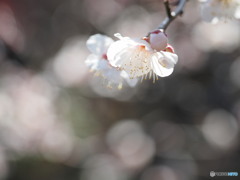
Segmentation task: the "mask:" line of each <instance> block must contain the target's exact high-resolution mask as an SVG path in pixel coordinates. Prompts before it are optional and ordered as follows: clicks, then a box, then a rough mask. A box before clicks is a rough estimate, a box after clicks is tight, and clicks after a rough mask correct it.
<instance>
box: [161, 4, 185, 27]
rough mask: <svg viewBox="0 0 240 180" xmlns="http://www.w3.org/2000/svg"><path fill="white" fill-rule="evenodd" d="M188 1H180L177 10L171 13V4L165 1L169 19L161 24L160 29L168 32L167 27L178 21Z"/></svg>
mask: <svg viewBox="0 0 240 180" xmlns="http://www.w3.org/2000/svg"><path fill="white" fill-rule="evenodd" d="M186 2H187V0H179V3H178V5H177V7H176V9H175V11H173V12H172V11H171V9H170V7H169V2H168V0H164V5H165V9H166V13H167V17H166V18H165V19H164V20H163V22H162V23H161V24H160V26H159V27H158V29H162V30H163V31H166V29H167V27H168V26H169V24H170V23H171V22H172V21H173V20H174V19H176V17H178V16H179V15H181V14H182V13H183V9H184V6H185V4H186Z"/></svg>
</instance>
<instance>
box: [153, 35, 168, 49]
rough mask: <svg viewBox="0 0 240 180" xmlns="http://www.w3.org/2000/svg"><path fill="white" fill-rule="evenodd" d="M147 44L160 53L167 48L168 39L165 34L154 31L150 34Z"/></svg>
mask: <svg viewBox="0 0 240 180" xmlns="http://www.w3.org/2000/svg"><path fill="white" fill-rule="evenodd" d="M149 43H150V45H151V47H152V48H153V49H155V50H157V51H162V50H164V49H165V48H166V47H167V44H168V38H167V36H166V34H165V33H163V32H162V31H160V30H156V31H153V32H151V33H150V36H149Z"/></svg>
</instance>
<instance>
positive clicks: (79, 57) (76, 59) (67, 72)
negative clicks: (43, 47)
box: [46, 36, 88, 87]
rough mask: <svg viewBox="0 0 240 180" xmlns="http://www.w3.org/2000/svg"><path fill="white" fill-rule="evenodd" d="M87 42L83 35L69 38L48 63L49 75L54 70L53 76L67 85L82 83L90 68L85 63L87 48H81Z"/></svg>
mask: <svg viewBox="0 0 240 180" xmlns="http://www.w3.org/2000/svg"><path fill="white" fill-rule="evenodd" d="M85 42H86V38H85V37H81V36H80V37H73V38H69V39H67V40H66V41H65V43H64V45H63V47H62V48H61V49H60V50H59V51H58V52H57V53H56V55H54V57H53V58H51V61H50V63H49V64H47V68H46V72H47V73H48V75H51V74H52V72H53V73H54V75H53V77H56V79H57V80H58V82H59V83H60V84H61V85H63V86H66V87H71V86H79V85H81V84H82V83H83V82H84V80H85V79H86V76H87V74H88V68H87V67H86V66H85V64H84V61H85V58H86V57H87V55H88V52H87V48H81V47H83V46H84V45H85ZM51 62H52V63H51ZM48 67H49V68H48Z"/></svg>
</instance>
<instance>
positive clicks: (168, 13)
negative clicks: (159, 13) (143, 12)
mask: <svg viewBox="0 0 240 180" xmlns="http://www.w3.org/2000/svg"><path fill="white" fill-rule="evenodd" d="M163 3H164V6H165V9H166V13H167V17H169V18H171V17H172V15H171V9H170V6H169V1H168V0H164V2H163Z"/></svg>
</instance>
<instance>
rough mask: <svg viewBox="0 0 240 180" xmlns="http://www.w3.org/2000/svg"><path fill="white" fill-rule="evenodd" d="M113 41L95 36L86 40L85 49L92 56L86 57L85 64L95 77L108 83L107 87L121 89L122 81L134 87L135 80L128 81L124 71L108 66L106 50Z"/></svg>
mask: <svg viewBox="0 0 240 180" xmlns="http://www.w3.org/2000/svg"><path fill="white" fill-rule="evenodd" d="M113 42H114V41H113V40H112V39H111V38H110V37H107V36H104V35H101V34H96V35H93V36H91V37H90V38H89V39H88V40H87V47H88V49H89V51H91V53H92V54H90V55H89V56H88V58H87V59H86V61H85V63H86V65H87V66H88V67H90V70H91V71H95V72H96V73H95V74H96V75H101V76H103V78H105V79H106V80H107V81H108V87H113V86H116V85H117V87H118V88H119V89H121V88H122V85H123V80H125V81H126V82H127V83H128V85H129V86H132V87H133V86H135V85H136V84H137V81H138V80H137V79H130V78H129V76H128V74H127V73H126V72H125V71H121V70H119V69H117V68H115V67H112V66H111V65H110V64H109V61H108V57H107V50H108V48H109V46H110V45H111V44H112V43H113Z"/></svg>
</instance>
